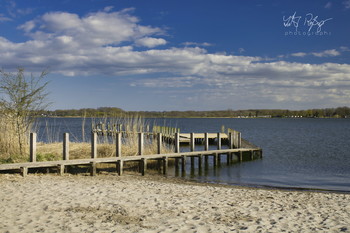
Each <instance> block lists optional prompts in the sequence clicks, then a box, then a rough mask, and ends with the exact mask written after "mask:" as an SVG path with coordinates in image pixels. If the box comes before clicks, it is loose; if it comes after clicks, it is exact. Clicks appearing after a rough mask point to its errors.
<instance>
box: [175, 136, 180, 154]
mask: <svg viewBox="0 0 350 233" xmlns="http://www.w3.org/2000/svg"><path fill="white" fill-rule="evenodd" d="M175 153H180V134H179V133H175Z"/></svg>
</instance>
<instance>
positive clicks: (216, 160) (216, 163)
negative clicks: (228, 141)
mask: <svg viewBox="0 0 350 233" xmlns="http://www.w3.org/2000/svg"><path fill="white" fill-rule="evenodd" d="M218 156H219V153H215V154H214V159H213V163H214V167H216V166H217V165H218Z"/></svg>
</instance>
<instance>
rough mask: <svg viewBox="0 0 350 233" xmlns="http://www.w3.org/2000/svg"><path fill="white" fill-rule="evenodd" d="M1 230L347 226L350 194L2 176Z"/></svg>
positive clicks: (156, 180) (155, 179) (111, 178)
mask: <svg viewBox="0 0 350 233" xmlns="http://www.w3.org/2000/svg"><path fill="white" fill-rule="evenodd" d="M0 190H1V192H0V200H1V202H2V204H1V206H0V219H1V221H0V229H1V230H2V231H3V232H34V231H43V232H63V231H65V232H176V231H178V232H282V231H287V232H288V231H291V232H320V231H321V232H350V227H349V225H350V195H349V194H340V193H320V192H305V191H283V190H267V189H257V188H244V187H231V186H225V185H218V184H215V185H212V184H205V183H203V184H202V183H193V182H189V181H180V180H178V179H169V178H164V177H161V176H152V175H149V176H145V177H142V176H138V175H127V174H126V175H125V176H121V177H119V176H117V175H114V174H108V175H99V176H96V177H90V176H83V175H64V176H56V175H29V176H28V177H26V178H22V177H21V176H19V175H9V174H5V175H4V174H2V175H0Z"/></svg>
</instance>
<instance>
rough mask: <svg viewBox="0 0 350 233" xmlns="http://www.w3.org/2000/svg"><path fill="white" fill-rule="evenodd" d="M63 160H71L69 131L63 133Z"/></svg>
mask: <svg viewBox="0 0 350 233" xmlns="http://www.w3.org/2000/svg"><path fill="white" fill-rule="evenodd" d="M63 160H69V133H64V134H63Z"/></svg>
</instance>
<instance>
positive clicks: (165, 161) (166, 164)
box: [163, 156, 168, 175]
mask: <svg viewBox="0 0 350 233" xmlns="http://www.w3.org/2000/svg"><path fill="white" fill-rule="evenodd" d="M167 170H168V157H166V156H164V157H163V174H164V175H166V173H167Z"/></svg>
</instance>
